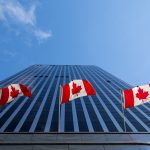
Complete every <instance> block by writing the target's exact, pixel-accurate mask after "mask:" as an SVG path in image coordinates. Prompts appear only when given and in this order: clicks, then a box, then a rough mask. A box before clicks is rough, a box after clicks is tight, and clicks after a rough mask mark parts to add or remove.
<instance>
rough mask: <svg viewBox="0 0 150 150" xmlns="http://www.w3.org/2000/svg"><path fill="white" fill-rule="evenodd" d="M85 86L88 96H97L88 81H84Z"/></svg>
mask: <svg viewBox="0 0 150 150" xmlns="http://www.w3.org/2000/svg"><path fill="white" fill-rule="evenodd" d="M83 84H84V88H85V91H86V93H87V95H95V94H96V92H95V90H94V88H93V87H92V85H91V84H90V83H89V82H88V81H87V80H83Z"/></svg>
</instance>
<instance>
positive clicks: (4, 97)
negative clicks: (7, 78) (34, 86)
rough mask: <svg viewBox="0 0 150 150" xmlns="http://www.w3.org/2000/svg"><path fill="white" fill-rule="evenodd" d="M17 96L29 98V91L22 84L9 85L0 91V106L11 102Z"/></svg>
mask: <svg viewBox="0 0 150 150" xmlns="http://www.w3.org/2000/svg"><path fill="white" fill-rule="evenodd" d="M17 96H28V97H31V96H32V94H31V91H30V89H29V88H28V87H27V86H25V85H23V84H10V85H9V86H8V87H6V88H2V89H0V105H4V104H6V103H9V102H11V101H12V100H14V99H15V98H16V97H17Z"/></svg>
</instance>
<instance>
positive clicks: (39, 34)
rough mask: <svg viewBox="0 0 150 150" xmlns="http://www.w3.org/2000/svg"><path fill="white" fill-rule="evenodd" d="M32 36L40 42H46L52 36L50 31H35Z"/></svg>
mask: <svg viewBox="0 0 150 150" xmlns="http://www.w3.org/2000/svg"><path fill="white" fill-rule="evenodd" d="M34 34H35V36H36V37H37V38H38V39H39V40H40V41H43V40H46V39H48V38H49V37H51V36H52V33H51V32H50V31H48V32H45V31H42V30H36V31H34Z"/></svg>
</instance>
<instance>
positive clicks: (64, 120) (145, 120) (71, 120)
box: [0, 65, 150, 133]
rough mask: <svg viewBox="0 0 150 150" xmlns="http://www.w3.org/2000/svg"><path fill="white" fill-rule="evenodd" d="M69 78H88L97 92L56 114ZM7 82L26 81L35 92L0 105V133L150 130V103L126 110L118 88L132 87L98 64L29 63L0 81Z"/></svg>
mask: <svg viewBox="0 0 150 150" xmlns="http://www.w3.org/2000/svg"><path fill="white" fill-rule="evenodd" d="M73 79H87V80H89V81H90V82H91V83H92V85H93V87H94V88H95V90H96V92H97V94H96V95H95V96H88V97H82V98H78V99H76V100H74V101H71V102H69V103H66V104H63V105H61V111H60V119H59V117H58V116H59V112H58V110H59V109H58V108H59V98H60V85H64V84H66V83H68V82H70V81H71V80H73ZM11 83H22V84H25V85H27V86H29V87H30V88H31V90H32V93H33V96H32V98H31V99H29V98H26V97H19V98H17V99H16V100H14V101H12V102H11V103H9V104H6V105H5V106H2V107H1V110H0V132H44V133H45V132H134V133H135V132H149V131H150V111H149V109H150V104H149V103H147V104H144V105H140V106H138V107H135V108H131V109H126V110H124V109H123V101H122V97H121V90H123V89H128V88H131V87H132V86H131V85H129V84H127V83H125V82H124V81H122V80H120V79H118V78H117V77H115V76H113V75H111V74H110V73H108V72H106V71H104V70H103V69H101V68H99V67H96V66H84V65H33V66H30V67H28V68H27V69H25V70H23V71H21V72H19V73H17V74H15V75H13V76H11V77H9V78H7V79H5V80H4V81H1V82H0V86H1V87H5V86H7V85H9V84H11ZM58 120H59V121H58ZM58 124H59V125H58Z"/></svg>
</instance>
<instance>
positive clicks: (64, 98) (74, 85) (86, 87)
mask: <svg viewBox="0 0 150 150" xmlns="http://www.w3.org/2000/svg"><path fill="white" fill-rule="evenodd" d="M61 90H62V91H61V93H62V94H61V104H63V103H66V102H69V101H71V100H73V99H76V98H79V97H82V96H89V95H95V94H96V92H95V90H94V88H93V86H92V85H91V83H90V82H89V81H87V80H73V81H71V82H70V83H68V84H66V85H64V86H62V88H61Z"/></svg>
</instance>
